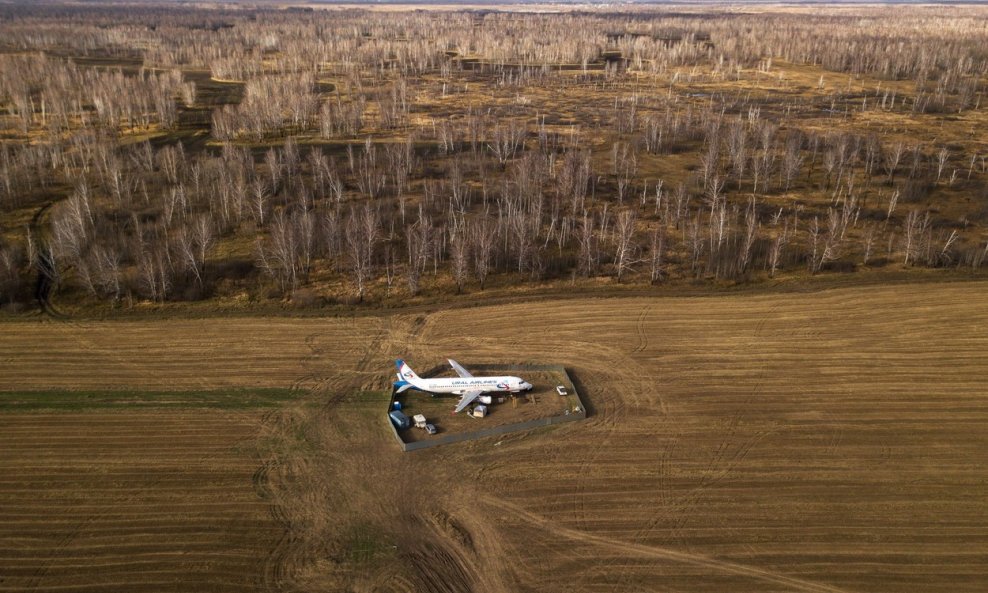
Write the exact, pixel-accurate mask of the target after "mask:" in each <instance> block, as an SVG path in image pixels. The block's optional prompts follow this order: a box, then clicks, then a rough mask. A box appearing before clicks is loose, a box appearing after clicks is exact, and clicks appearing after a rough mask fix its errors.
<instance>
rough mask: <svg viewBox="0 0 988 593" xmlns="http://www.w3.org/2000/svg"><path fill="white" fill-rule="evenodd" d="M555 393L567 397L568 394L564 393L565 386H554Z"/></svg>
mask: <svg viewBox="0 0 988 593" xmlns="http://www.w3.org/2000/svg"><path fill="white" fill-rule="evenodd" d="M556 393H558V394H559V395H569V392H568V391H566V386H565V385H556Z"/></svg>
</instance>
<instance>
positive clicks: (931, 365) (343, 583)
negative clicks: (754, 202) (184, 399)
mask: <svg viewBox="0 0 988 593" xmlns="http://www.w3.org/2000/svg"><path fill="white" fill-rule="evenodd" d="M986 293H988V285H985V284H983V283H970V284H954V285H941V286H934V285H922V286H895V287H887V288H859V289H840V290H832V291H826V292H819V293H807V294H785V295H764V296H752V295H746V296H712V297H706V298H661V299H658V298H657V299H645V298H641V299H597V300H590V299H587V300H563V301H544V302H534V303H519V304H512V305H497V306H487V307H475V308H469V309H462V310H449V311H436V312H432V313H410V314H394V315H390V316H384V317H363V318H358V319H271V320H268V319H249V320H237V319H216V320H203V321H196V322H177V323H176V322H171V321H148V322H139V321H128V322H108V323H90V324H82V325H66V324H64V323H61V322H49V323H45V324H39V323H31V324H28V323H20V322H18V323H5V324H3V326H2V327H0V329H2V331H3V334H2V336H0V364H3V365H4V366H3V369H4V377H3V379H4V381H5V384H6V385H5V387H6V388H7V389H30V388H38V382H39V381H40V382H43V383H44V385H43V386H44V387H51V386H74V387H76V388H87V389H93V388H99V387H100V386H106V385H112V386H119V387H131V388H135V387H136V388H139V387H146V388H150V387H156V388H162V387H163V386H169V387H170V388H177V387H176V386H185V387H188V388H201V389H204V388H210V387H223V386H231V385H232V386H271V387H286V386H293V385H295V386H302V387H306V388H307V389H310V390H311V394H310V395H308V396H305V397H304V398H303V400H302V401H300V402H293V403H291V404H286V405H285V407H283V408H281V409H278V410H276V411H273V412H270V413H269V414H267V415H266V416H265V417H264V418H263V420H261V421H257V420H256V418H258V417H259V416H251V414H253V413H248V412H244V413H243V414H244V415H235V416H233V417H222V416H218V415H216V414H215V413H214V412H210V414H212V416H209V417H200V416H197V415H196V414H195V413H193V412H178V411H168V412H167V413H166V414H171V415H172V416H168V417H165V416H156V415H155V414H153V413H150V412H148V411H145V412H141V413H137V412H133V413H131V412H127V411H113V412H112V413H109V412H108V413H106V414H103V415H101V414H99V413H98V412H94V411H86V412H79V413H66V412H59V413H49V414H44V413H41V412H32V413H27V412H18V413H16V414H15V413H6V414H3V413H0V426H2V428H3V430H2V438H3V443H2V445H3V447H2V448H0V451H2V453H0V475H2V476H3V479H2V480H0V501H3V504H0V508H2V512H3V517H4V521H3V522H2V523H0V549H2V553H0V575H3V578H4V581H3V582H0V588H7V589H11V590H13V589H16V590H23V589H25V588H30V587H34V588H36V589H37V590H52V589H55V588H60V587H66V588H67V589H69V590H73V588H75V589H85V590H102V591H112V590H120V589H121V586H122V584H127V585H133V586H127V587H125V588H126V589H128V590H136V589H142V588H143V589H149V590H150V589H155V590H160V589H163V588H167V587H166V586H165V581H167V582H168V583H174V582H176V579H178V578H179V577H178V576H177V575H180V574H184V573H185V571H189V570H191V571H198V572H193V574H199V575H201V580H199V581H197V582H200V583H205V585H203V587H204V588H206V589H209V590H223V589H224V588H227V589H231V590H232V588H235V587H239V590H251V589H254V590H263V589H277V588H281V587H285V588H287V589H294V590H302V591H334V590H340V591H343V590H354V591H370V590H398V591H402V590H404V591H451V592H452V591H478V592H481V591H505V592H514V591H533V592H534V591H566V592H567V593H571V592H573V591H615V592H617V591H698V592H699V591H711V592H712V591H718V592H720V591H731V592H746V591H750V592H764V591H809V592H837V591H844V592H848V593H850V592H876V593H877V592H890V593H891V592H900V591H942V592H945V593H946V592H951V593H954V592H967V591H970V592H976V591H977V592H980V591H984V590H985V585H986V583H988V488H985V484H986V483H988V453H986V451H988V388H986V387H985V386H986V385H988V364H986V362H985V353H986V352H988V306H986V305H985V303H986V300H985V298H984V295H985V294H986ZM398 356H403V357H406V358H407V359H409V360H413V361H423V362H422V363H421V364H422V366H429V365H431V364H436V363H438V362H440V361H441V360H442V359H443V358H444V357H445V356H454V357H462V358H463V359H466V360H477V361H489V362H503V363H529V362H537V363H545V364H563V365H565V366H566V367H568V368H569V369H571V371H572V375H573V376H574V379H575V381H576V382H578V383H579V384H580V385H579V386H580V387H581V393H583V394H585V397H586V398H587V400H588V402H587V403H588V407H589V408H590V411H591V412H592V416H591V418H589V419H588V420H587V421H586V422H580V423H575V424H573V425H564V426H558V427H553V428H550V429H543V430H537V431H532V432H528V433H519V434H513V435H508V436H504V437H503V438H501V437H498V438H494V439H488V440H482V441H477V442H472V443H464V444H460V445H453V446H449V447H440V448H437V449H431V450H425V451H420V452H416V453H409V454H403V453H400V452H399V451H398V449H397V447H396V446H394V444H393V442H392V441H391V440H390V438H391V437H390V436H389V434H388V433H387V431H386V430H385V428H384V427H385V425H384V418H383V415H382V414H381V412H380V410H381V404H382V402H384V401H386V399H387V394H386V393H382V391H381V390H382V389H385V388H386V387H387V383H388V381H389V379H390V376H391V373H392V370H391V369H392V366H391V365H392V359H393V358H395V357H398ZM7 369H13V370H12V371H9V372H8V370H7ZM210 423H213V424H210ZM215 423H221V424H222V425H223V426H225V427H226V428H225V429H221V428H220V427H218V426H216V425H215ZM185 426H188V427H190V428H188V430H189V431H191V432H189V433H188V434H185V433H182V432H180V429H181V427H185ZM87 427H93V428H92V429H90V428H87ZM142 427H143V429H142ZM115 431H120V432H121V434H122V435H126V436H121V437H119V438H117V437H112V438H107V437H105V436H104V435H113V434H116V433H115ZM142 431H143V432H144V433H146V434H140V433H141V432H142ZM170 431H171V432H170ZM175 431H179V432H175ZM63 433H64V434H63ZM168 435H171V436H168ZM176 435H183V436H181V438H179V437H177V436H176ZM138 436H142V437H143V436H146V437H147V440H148V442H149V443H150V444H149V445H147V446H144V445H141V447H143V448H137V447H136V446H135V445H134V444H133V443H134V442H139V441H140V439H139V438H137V437H138ZM248 438H253V439H254V441H253V442H254V447H255V448H254V449H253V450H255V451H258V452H259V454H258V456H257V457H255V458H254V459H250V458H249V456H240V455H239V454H237V453H236V451H237V447H236V443H237V442H238V441H239V440H240V439H248ZM264 442H271V443H275V444H274V445H272V446H270V447H264V446H258V445H257V443H264ZM128 443H130V444H129V445H128ZM154 443H158V444H157V445H155V444H154ZM197 443H198V444H197ZM223 447H227V449H223ZM231 447H232V449H231ZM224 451H225V453H224ZM251 464H253V465H251ZM255 470H257V471H255ZM258 472H259V473H258ZM142 476H143V477H142ZM148 476H153V477H150V478H148ZM131 480H138V482H139V483H140V484H141V485H138V482H134V481H131ZM141 480H143V481H141ZM183 492H184V493H185V494H184V495H183V494H182V493H183ZM259 493H260V494H259ZM261 495H263V498H262V497H261ZM53 511H54V512H53ZM141 511H144V512H143V513H142V512H141ZM185 515H187V520H185V521H182V520H180V519H179V517H180V516H185ZM262 515H264V516H266V517H267V519H264V518H263V517H262ZM234 517H241V518H242V520H240V521H235V520H234ZM272 517H273V518H274V519H272ZM227 521H229V522H227ZM251 521H254V522H253V523H252V522H251ZM248 525H267V527H264V528H261V529H260V530H259V532H258V533H259V534H260V535H258V533H255V530H253V529H247V526H248ZM275 525H277V526H278V528H279V529H284V531H283V532H279V531H278V529H276V528H274V526H275ZM209 526H214V527H209ZM224 526H226V527H224ZM227 528H228V529H229V530H230V531H229V533H231V534H233V535H231V536H229V537H225V536H219V535H217V534H219V533H223V530H224V529H227ZM278 533H284V534H285V537H284V538H281V537H280V536H279V535H278ZM100 538H102V539H100ZM251 538H255V539H251ZM152 542H158V543H157V545H158V547H154V546H153V545H152ZM248 548H250V549H254V550H255V551H256V552H255V553H256V555H255V556H254V557H253V558H249V557H248V556H249V554H247V555H245V552H244V550H246V549H248ZM108 550H110V551H108ZM140 550H144V552H142V553H143V554H145V555H141V553H137V552H138V551H140ZM155 551H156V553H157V555H154V554H153V552H155ZM148 562H151V563H152V564H145V563H148ZM77 566H86V567H95V566H106V567H107V569H105V570H98V569H96V568H86V569H84V570H83V569H80V570H78V571H75V570H74V567H77ZM142 567H143V568H145V569H146V570H143V569H142ZM8 575H11V576H8ZM213 584H215V587H214V586H213ZM172 588H181V587H172ZM188 588H189V587H186V589H188Z"/></svg>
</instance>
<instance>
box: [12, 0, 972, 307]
mask: <svg viewBox="0 0 988 593" xmlns="http://www.w3.org/2000/svg"><path fill="white" fill-rule="evenodd" d="M986 38H988V9H984V8H981V7H974V6H964V7H956V6H955V7H913V8H910V10H909V11H908V12H906V11H895V12H890V11H888V10H886V9H883V8H876V7H868V6H862V7H854V6H840V7H826V6H821V7H806V8H770V7H750V8H748V9H746V10H737V9H729V8H727V7H695V8H689V9H683V8H682V7H677V8H675V9H673V8H669V9H661V8H657V7H638V8H627V9H622V10H620V11H613V10H611V9H603V8H601V9H597V10H594V11H579V12H577V11H573V12H564V13H560V14H535V13H523V12H510V11H501V10H484V11H479V10H473V11H470V10H451V11H446V12H441V13H435V12H419V11H401V12H387V11H362V10H289V9H279V8H257V7H251V8H246V7H245V8H230V7H227V8H209V9H207V8H193V7H189V6H175V5H161V6H148V7H147V8H142V9H140V10H136V9H134V8H133V7H113V6H86V7H83V6H75V5H73V6H59V5H57V4H53V5H45V6H20V5H14V6H3V7H0V106H2V110H0V138H2V143H0V181H2V185H0V302H2V303H4V304H6V306H7V307H13V308H15V309H16V308H18V306H20V307H23V306H24V305H26V304H29V303H31V302H32V300H33V299H40V300H47V299H48V298H49V297H50V296H51V295H52V294H54V293H55V291H57V294H58V295H59V299H60V300H61V301H62V302H66V301H73V302H79V303H90V304H95V305H100V306H102V304H104V303H110V304H114V305H117V304H123V305H132V304H133V303H135V302H141V301H151V302H164V301H177V300H200V299H210V298H227V299H247V300H266V299H286V300H290V301H292V302H295V303H297V304H302V305H312V304H318V303H326V302H357V301H367V302H383V301H386V300H389V299H391V300H393V299H406V298H410V297H413V296H415V295H418V294H420V293H428V294H444V293H446V294H453V293H459V292H461V291H478V290H483V289H485V288H490V287H493V286H497V287H500V288H508V287H511V288H514V287H521V288H525V287H528V286H545V285H547V284H549V285H551V284H553V283H563V282H565V283H581V282H583V283H588V284H594V285H597V284H600V283H631V284H638V285H648V284H656V283H677V282H679V283H685V282H690V283H694V282H698V281H699V282H702V283H704V284H708V283H712V284H715V285H717V284H720V283H736V282H756V281H760V280H764V279H767V278H771V277H778V276H785V277H792V278H795V279H799V278H800V277H802V276H804V275H811V274H820V273H849V272H854V271H861V270H874V269H883V268H886V269H888V268H891V269H897V270H898V269H906V268H951V269H957V268H960V269H966V270H970V271H971V272H972V273H977V272H978V271H979V270H981V269H982V268H983V265H984V263H985V256H986V254H988V242H986V239H988V236H986V234H985V223H986V221H988V209H986V207H985V205H986V203H988V184H986V181H988V164H986V155H988V147H986V145H985V138H986V135H985V134H986V131H988V127H986V125H985V124H986V114H985V109H984V108H983V107H982V105H981V103H982V99H983V95H984V93H985V88H986V78H985V75H986V71H988V53H986V49H985V45H984V39H986ZM18 304H19V305H18Z"/></svg>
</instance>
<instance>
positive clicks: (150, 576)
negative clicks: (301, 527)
mask: <svg viewBox="0 0 988 593" xmlns="http://www.w3.org/2000/svg"><path fill="white" fill-rule="evenodd" d="M0 410H3V408H2V404H0ZM259 425H260V414H259V413H254V414H243V413H241V414H232V413H229V412H218V411H215V410H211V411H209V412H208V413H205V412H203V411H201V410H194V411H178V412H176V411H152V412H148V411H135V412H129V411H114V412H106V411H88V412H73V413H12V412H9V411H4V412H2V413H0V450H2V451H3V454H2V455H0V574H2V577H0V590H4V591H54V590H60V591H122V590H126V591H157V592H162V591H176V592H184V591H207V590H208V591H214V592H217V593H219V592H223V591H230V592H231V593H232V592H241V591H249V590H261V589H263V588H264V586H265V584H266V580H265V577H266V576H267V573H266V571H265V570H264V569H265V559H266V558H267V557H268V556H269V553H270V550H271V549H272V548H273V547H274V546H275V544H276V543H277V541H278V538H279V537H281V534H282V531H283V530H282V528H281V526H280V525H278V524H277V522H276V521H275V520H274V518H273V517H272V515H271V513H270V511H269V508H268V504H267V503H266V502H265V501H264V500H262V499H261V498H259V497H258V495H257V492H255V489H254V486H253V484H252V476H253V475H254V474H255V472H256V471H257V466H258V462H257V458H256V457H255V456H254V455H252V454H251V450H250V448H248V449H247V450H246V451H244V450H241V447H242V446H243V444H245V443H250V442H252V441H253V439H254V438H255V437H256V434H257V430H258V427H259Z"/></svg>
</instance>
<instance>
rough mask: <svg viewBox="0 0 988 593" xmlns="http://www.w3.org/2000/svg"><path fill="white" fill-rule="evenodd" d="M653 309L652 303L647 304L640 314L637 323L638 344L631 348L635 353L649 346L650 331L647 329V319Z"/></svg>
mask: <svg viewBox="0 0 988 593" xmlns="http://www.w3.org/2000/svg"><path fill="white" fill-rule="evenodd" d="M651 309H652V306H651V305H645V306H644V307H642V310H641V312H640V313H639V314H638V321H637V322H636V323H635V331H636V332H637V333H638V344H637V345H636V346H635V347H634V348H633V349H632V350H631V351H632V352H634V353H639V352H644V351H645V349H646V348H648V333H647V332H646V331H645V319H646V318H647V317H648V313H649V311H651Z"/></svg>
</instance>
